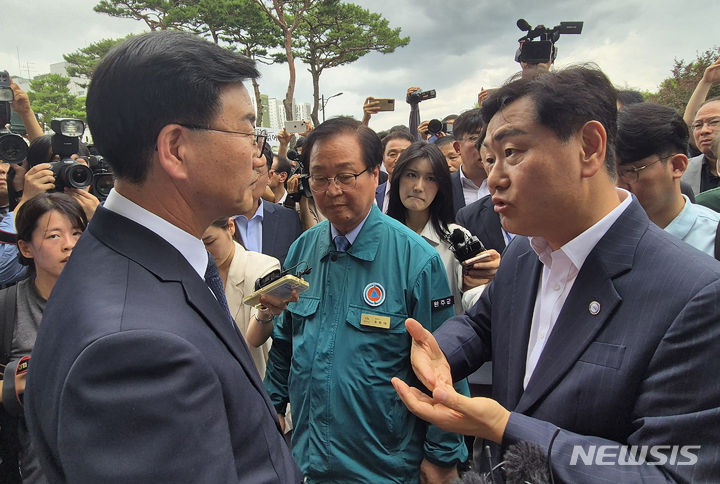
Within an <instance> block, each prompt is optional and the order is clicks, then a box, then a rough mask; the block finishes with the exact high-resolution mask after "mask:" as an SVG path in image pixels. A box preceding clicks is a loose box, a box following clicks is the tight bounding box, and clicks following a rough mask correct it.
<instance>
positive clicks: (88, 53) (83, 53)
mask: <svg viewBox="0 0 720 484" xmlns="http://www.w3.org/2000/svg"><path fill="white" fill-rule="evenodd" d="M133 35H134V34H130V35H128V36H126V37H122V38H120V39H103V40H100V41H98V42H94V43H92V44H90V45H88V46H87V47H85V48H83V49H79V50H77V51H75V52H73V53H72V54H65V55H63V59H65V62H67V63H68V64H70V65H69V66H68V67H67V69H66V70H67V73H68V75H69V76H70V77H80V78H82V79H87V80H90V77H91V76H92V73H93V71H94V70H95V68H96V67H97V65H98V64H99V63H100V60H101V59H102V58H103V57H104V56H105V54H107V53H108V51H109V50H110V49H112V48H113V47H115V46H116V45H118V44H120V43H121V42H124V41H125V40H127V39H129V38H130V37H132V36H133ZM81 85H82V86H83V87H87V83H84V84H81Z"/></svg>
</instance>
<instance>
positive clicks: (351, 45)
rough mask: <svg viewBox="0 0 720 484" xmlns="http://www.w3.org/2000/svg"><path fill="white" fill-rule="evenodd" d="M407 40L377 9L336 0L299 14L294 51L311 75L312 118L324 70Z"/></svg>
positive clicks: (388, 50) (389, 49)
mask: <svg viewBox="0 0 720 484" xmlns="http://www.w3.org/2000/svg"><path fill="white" fill-rule="evenodd" d="M409 42H410V37H400V28H399V27H397V28H391V27H390V26H389V22H388V20H387V19H386V18H384V17H383V16H382V15H380V14H379V13H374V12H370V11H369V10H367V9H364V8H362V7H360V6H358V5H355V4H352V3H342V2H340V1H338V0H326V1H324V2H321V3H318V4H315V5H313V6H312V7H311V8H310V9H309V10H308V11H307V13H306V15H305V16H304V17H303V18H302V21H301V22H300V24H299V26H298V29H297V31H296V33H295V41H294V42H293V51H294V52H295V55H296V56H297V57H298V58H299V59H301V60H302V61H303V62H304V63H305V64H307V65H308V66H309V69H308V70H309V71H310V74H311V75H312V79H313V111H312V118H313V122H314V123H315V124H317V123H318V121H319V120H318V104H319V98H320V87H319V83H320V75H321V74H322V72H323V70H325V69H328V68H331V67H337V66H341V65H344V64H349V63H352V62H355V61H356V60H358V59H360V58H361V57H362V56H364V55H366V54H368V53H370V52H381V53H383V54H389V53H391V52H394V51H395V49H396V48H398V47H404V46H406V45H407V44H408V43H409Z"/></svg>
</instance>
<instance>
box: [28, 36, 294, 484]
mask: <svg viewBox="0 0 720 484" xmlns="http://www.w3.org/2000/svg"><path fill="white" fill-rule="evenodd" d="M257 75H258V73H257V71H256V69H255V67H254V63H253V62H252V61H250V60H249V59H247V58H245V57H243V56H240V55H237V54H234V53H231V52H229V51H227V50H226V49H222V48H220V47H217V46H216V45H214V44H211V43H209V42H207V41H205V40H202V39H200V38H198V37H195V36H192V35H189V34H185V33H181V32H169V31H164V32H153V33H149V34H145V35H141V36H138V37H134V38H132V39H130V40H128V41H126V42H124V43H123V44H121V45H120V46H118V47H116V48H115V49H113V50H112V51H111V52H110V53H108V54H107V55H106V56H105V57H104V58H103V60H102V62H101V63H100V65H99V66H98V68H97V69H96V71H95V73H94V74H93V78H92V81H91V83H90V88H89V90H88V96H87V114H88V122H89V124H90V125H91V126H92V132H93V137H94V139H95V143H96V146H97V147H98V149H99V150H100V151H101V152H102V153H103V154H104V155H105V157H106V158H107V159H108V160H109V162H110V164H111V165H112V167H113V172H114V175H115V177H116V181H115V189H114V190H112V191H111V193H110V195H109V196H108V198H107V201H106V202H105V207H104V208H98V210H97V212H95V216H94V217H93V221H92V224H91V225H90V226H89V227H88V229H87V231H86V232H85V234H84V235H83V237H82V238H81V240H80V242H79V243H78V244H77V246H76V251H74V254H73V257H72V258H71V260H70V261H69V262H68V263H67V267H66V268H65V269H64V270H63V273H62V276H61V278H60V279H59V280H58V283H57V285H56V286H55V289H54V291H53V294H52V297H51V298H50V300H49V301H48V304H47V307H46V309H45V312H44V319H43V323H42V326H41V328H40V331H39V333H38V337H37V343H36V345H35V349H34V350H33V355H32V360H31V369H30V371H29V373H28V378H27V381H28V388H27V392H26V394H25V403H26V409H25V410H26V416H27V421H28V425H29V429H30V433H31V435H32V438H33V442H34V444H35V447H36V450H37V452H38V455H39V457H40V460H41V464H42V466H43V469H44V471H45V473H46V474H47V476H48V478H49V481H50V482H58V483H63V482H72V483H97V482H105V483H123V484H125V483H130V482H132V483H157V482H172V483H193V484H196V483H208V484H217V483H249V484H250V483H252V484H255V483H260V482H263V483H271V482H274V483H286V482H300V481H301V480H302V477H301V476H300V475H299V469H298V468H297V466H296V465H295V464H294V462H293V460H292V457H291V456H290V452H289V450H288V448H287V446H286V444H285V442H284V440H283V437H282V435H281V433H280V428H279V424H278V422H277V419H276V417H275V412H274V410H273V407H272V405H271V403H270V401H269V399H268V396H267V394H266V392H265V390H264V389H263V385H262V382H261V380H260V377H259V375H258V373H257V370H256V369H255V366H254V364H253V361H252V358H251V357H250V354H249V352H248V349H247V346H246V345H245V343H244V341H243V339H242V338H241V336H240V334H239V333H238V332H237V330H236V328H235V325H234V324H233V321H232V319H231V318H230V316H229V312H228V310H227V303H226V302H225V299H224V296H223V295H222V294H223V293H222V284H221V283H220V285H219V287H218V284H217V281H218V280H219V276H218V275H217V268H216V267H215V264H214V261H212V259H210V260H208V253H207V252H206V251H205V249H204V246H203V243H202V241H201V236H202V233H203V231H204V230H205V228H206V227H207V226H208V225H209V224H210V222H211V221H212V220H213V219H215V218H218V217H219V216H222V215H225V216H229V215H231V214H233V213H238V212H241V211H243V210H245V209H246V208H247V207H248V206H249V205H250V204H251V201H252V199H251V195H250V191H251V190H252V188H253V186H254V184H255V183H256V179H257V175H256V174H254V172H253V165H257V166H260V164H261V163H262V161H261V160H260V158H259V157H258V155H259V149H258V146H261V145H262V143H263V136H258V135H256V134H255V130H254V128H255V126H254V123H255V114H254V110H253V106H252V104H251V102H250V97H249V95H248V92H247V90H246V89H245V87H244V86H243V84H242V83H243V81H244V80H246V79H248V78H253V77H256V76H257Z"/></svg>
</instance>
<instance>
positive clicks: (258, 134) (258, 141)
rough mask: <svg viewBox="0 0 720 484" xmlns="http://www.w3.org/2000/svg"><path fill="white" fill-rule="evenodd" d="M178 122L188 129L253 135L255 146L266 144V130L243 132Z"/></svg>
mask: <svg viewBox="0 0 720 484" xmlns="http://www.w3.org/2000/svg"><path fill="white" fill-rule="evenodd" d="M178 124H179V125H180V126H182V127H184V128H187V129H199V130H204V131H217V132H218V133H230V134H239V135H242V136H252V137H253V142H254V143H255V146H258V147H260V148H262V147H263V145H264V144H265V140H266V139H267V133H266V132H265V131H261V130H255V132H254V133H243V132H242V131H230V130H229V129H217V128H207V127H205V126H198V125H196V124H182V123H178ZM260 156H262V153H261V154H260Z"/></svg>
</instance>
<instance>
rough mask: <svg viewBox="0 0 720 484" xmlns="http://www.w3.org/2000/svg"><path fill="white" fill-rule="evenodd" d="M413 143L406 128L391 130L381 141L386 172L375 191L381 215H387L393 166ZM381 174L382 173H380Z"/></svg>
mask: <svg viewBox="0 0 720 484" xmlns="http://www.w3.org/2000/svg"><path fill="white" fill-rule="evenodd" d="M413 141H414V139H413V136H412V135H411V134H410V131H408V130H407V129H406V128H397V129H393V130H391V131H390V132H389V133H388V134H387V135H385V136H384V137H383V139H382V149H383V166H384V167H385V171H386V172H387V177H386V178H385V180H381V181H380V182H379V183H378V186H377V188H376V189H375V202H376V203H377V206H378V207H380V210H381V211H382V213H387V209H388V201H389V200H390V197H389V196H388V195H389V194H390V178H392V173H393V170H394V169H395V164H396V163H397V160H398V158H400V155H401V154H402V152H403V151H405V150H406V149H407V147H408V146H410V145H411V144H412V142H413ZM380 173H381V174H382V173H383V172H382V171H380Z"/></svg>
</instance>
